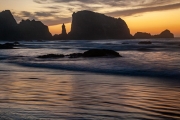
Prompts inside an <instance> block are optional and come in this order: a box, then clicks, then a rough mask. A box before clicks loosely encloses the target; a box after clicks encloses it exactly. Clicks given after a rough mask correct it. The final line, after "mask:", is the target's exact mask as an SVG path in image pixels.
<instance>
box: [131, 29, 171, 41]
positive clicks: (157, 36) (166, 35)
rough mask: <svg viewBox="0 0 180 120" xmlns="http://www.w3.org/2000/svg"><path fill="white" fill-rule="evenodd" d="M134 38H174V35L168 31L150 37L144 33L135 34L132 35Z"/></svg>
mask: <svg viewBox="0 0 180 120" xmlns="http://www.w3.org/2000/svg"><path fill="white" fill-rule="evenodd" d="M134 38H136V39H150V38H174V35H173V33H171V32H170V31H169V30H164V31H163V32H161V33H160V34H158V35H151V34H150V33H145V32H137V33H136V34H135V35H134Z"/></svg>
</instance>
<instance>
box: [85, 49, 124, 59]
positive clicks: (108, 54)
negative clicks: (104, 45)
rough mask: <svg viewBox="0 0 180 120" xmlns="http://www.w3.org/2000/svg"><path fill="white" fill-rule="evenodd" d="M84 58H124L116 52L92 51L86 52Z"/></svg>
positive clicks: (106, 50)
mask: <svg viewBox="0 0 180 120" xmlns="http://www.w3.org/2000/svg"><path fill="white" fill-rule="evenodd" d="M83 57H122V56H121V55H120V54H119V53H118V52H116V51H114V50H108V49H91V50H88V51H86V52H84V53H83Z"/></svg>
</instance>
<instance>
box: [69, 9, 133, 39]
mask: <svg viewBox="0 0 180 120" xmlns="http://www.w3.org/2000/svg"><path fill="white" fill-rule="evenodd" d="M68 35H69V37H70V39H92V40H93V39H126V38H132V36H131V34H130V31H129V28H128V26H127V24H126V23H125V21H124V20H122V19H121V18H118V19H116V18H112V17H108V16H105V15H103V14H99V13H95V12H91V11H79V12H77V13H73V15H72V25H71V32H70V33H69V34H68Z"/></svg>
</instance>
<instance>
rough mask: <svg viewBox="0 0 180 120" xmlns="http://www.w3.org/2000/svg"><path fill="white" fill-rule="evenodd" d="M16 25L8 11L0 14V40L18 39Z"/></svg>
mask: <svg viewBox="0 0 180 120" xmlns="http://www.w3.org/2000/svg"><path fill="white" fill-rule="evenodd" d="M18 36H19V34H18V31H17V23H16V20H15V19H14V17H13V15H12V14H11V12H10V10H5V11H2V12H0V40H14V39H18Z"/></svg>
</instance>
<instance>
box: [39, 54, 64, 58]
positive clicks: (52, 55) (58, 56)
mask: <svg viewBox="0 0 180 120" xmlns="http://www.w3.org/2000/svg"><path fill="white" fill-rule="evenodd" d="M63 57H64V55H63V54H47V55H41V56H38V58H63Z"/></svg>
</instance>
